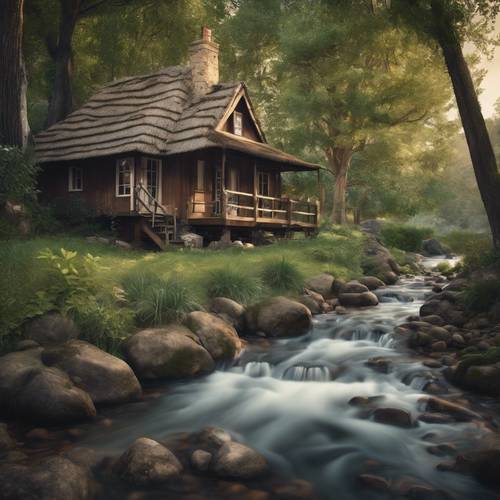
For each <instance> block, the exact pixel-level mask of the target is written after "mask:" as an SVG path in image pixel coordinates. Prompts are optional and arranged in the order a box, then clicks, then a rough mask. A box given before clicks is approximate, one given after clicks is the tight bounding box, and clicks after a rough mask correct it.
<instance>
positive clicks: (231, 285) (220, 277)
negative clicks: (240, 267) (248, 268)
mask: <svg viewBox="0 0 500 500" xmlns="http://www.w3.org/2000/svg"><path fill="white" fill-rule="evenodd" d="M206 289H207V293H208V296H209V297H227V298H228V299H233V300H235V301H236V302H240V303H241V304H248V303H250V302H252V301H253V300H254V299H256V298H258V297H259V295H260V294H261V293H262V282H261V281H260V279H259V278H256V277H254V276H252V275H250V274H247V273H244V272H241V271H237V270H233V269H217V270H213V271H210V272H209V273H208V279H207V283H206Z"/></svg>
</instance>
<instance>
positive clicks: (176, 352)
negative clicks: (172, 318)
mask: <svg viewBox="0 0 500 500" xmlns="http://www.w3.org/2000/svg"><path fill="white" fill-rule="evenodd" d="M124 351H125V355H126V358H127V360H128V362H129V363H130V365H131V366H132V368H133V369H134V372H135V373H136V375H137V376H138V377H139V378H140V379H143V380H151V379H159V378H166V379H179V378H185V377H193V376H196V375H202V374H205V373H210V372H212V371H213V370H214V361H213V359H212V357H211V356H210V354H209V352H208V351H207V350H206V349H205V348H204V347H203V346H202V345H201V343H200V340H199V338H198V337H197V336H196V335H194V333H193V332H191V331H190V330H189V329H187V328H186V327H184V326H181V325H170V326H168V327H166V328H149V329H147V330H142V331H140V332H138V333H136V334H135V335H132V337H130V338H129V339H128V340H127V341H126V342H125V345H124Z"/></svg>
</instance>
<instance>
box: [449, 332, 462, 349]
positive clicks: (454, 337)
mask: <svg viewBox="0 0 500 500" xmlns="http://www.w3.org/2000/svg"><path fill="white" fill-rule="evenodd" d="M451 341H452V343H453V344H455V345H457V346H463V345H465V339H464V338H463V337H462V335H460V334H459V333H454V334H453V335H452V336H451Z"/></svg>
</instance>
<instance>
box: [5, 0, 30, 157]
mask: <svg viewBox="0 0 500 500" xmlns="http://www.w3.org/2000/svg"><path fill="white" fill-rule="evenodd" d="M23 4H24V0H4V2H3V3H2V14H1V15H0V144H8V145H11V146H20V147H22V148H24V147H25V146H26V144H27V142H28V134H29V127H28V117H27V112H26V73H25V71H24V63H23V53H22V40H23Z"/></svg>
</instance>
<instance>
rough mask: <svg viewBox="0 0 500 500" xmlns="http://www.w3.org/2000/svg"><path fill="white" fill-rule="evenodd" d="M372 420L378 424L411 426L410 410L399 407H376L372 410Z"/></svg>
mask: <svg viewBox="0 0 500 500" xmlns="http://www.w3.org/2000/svg"><path fill="white" fill-rule="evenodd" d="M373 420H374V421H375V422H378V423H379V424H386V425H394V426H396V427H413V420H412V418H411V414H410V412H408V411H406V410H401V409H400V408H377V409H376V410H375V411H374V412H373Z"/></svg>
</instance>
